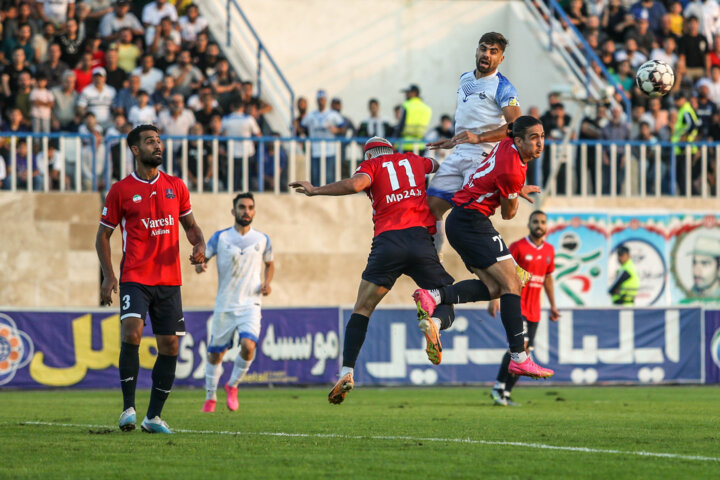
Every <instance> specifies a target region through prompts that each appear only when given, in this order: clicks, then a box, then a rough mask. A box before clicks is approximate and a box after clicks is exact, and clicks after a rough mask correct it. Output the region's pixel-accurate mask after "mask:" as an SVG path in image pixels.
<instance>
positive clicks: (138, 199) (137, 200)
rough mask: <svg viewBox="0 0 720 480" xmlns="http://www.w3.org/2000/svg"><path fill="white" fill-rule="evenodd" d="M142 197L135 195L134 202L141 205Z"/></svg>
mask: <svg viewBox="0 0 720 480" xmlns="http://www.w3.org/2000/svg"><path fill="white" fill-rule="evenodd" d="M141 200H142V197H141V196H140V195H133V202H135V203H140V201H141Z"/></svg>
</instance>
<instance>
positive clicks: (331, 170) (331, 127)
mask: <svg viewBox="0 0 720 480" xmlns="http://www.w3.org/2000/svg"><path fill="white" fill-rule="evenodd" d="M316 101H317V107H318V108H317V110H315V111H312V112H310V113H308V114H307V115H306V116H305V118H303V120H302V123H301V125H302V126H303V127H304V128H305V129H306V130H307V132H308V137H309V138H311V139H318V140H319V139H324V140H325V141H324V142H320V141H316V142H312V144H311V147H310V181H311V183H312V184H313V185H322V183H321V178H322V175H321V170H320V169H321V165H322V162H321V159H322V156H323V154H324V155H325V181H326V182H328V183H329V182H334V181H336V180H337V178H336V177H335V173H336V172H335V157H336V155H337V149H336V145H335V142H332V141H331V140H332V139H334V138H335V134H337V133H338V132H339V131H340V127H341V126H342V124H343V118H342V116H341V115H339V114H338V113H337V112H336V111H334V110H331V109H329V108H327V92H326V91H325V90H318V92H317V95H316Z"/></svg>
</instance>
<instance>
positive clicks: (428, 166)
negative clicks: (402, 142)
mask: <svg viewBox="0 0 720 480" xmlns="http://www.w3.org/2000/svg"><path fill="white" fill-rule="evenodd" d="M423 160H424V161H425V162H424V163H423V166H424V167H425V173H426V174H428V173H433V172H434V171H435V162H434V161H433V159H432V158H427V157H423Z"/></svg>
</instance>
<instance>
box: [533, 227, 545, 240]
mask: <svg viewBox="0 0 720 480" xmlns="http://www.w3.org/2000/svg"><path fill="white" fill-rule="evenodd" d="M530 236H531V237H532V238H535V239H537V238H542V237H544V236H545V230H543V229H542V228H536V229H535V230H532V231H531V232H530Z"/></svg>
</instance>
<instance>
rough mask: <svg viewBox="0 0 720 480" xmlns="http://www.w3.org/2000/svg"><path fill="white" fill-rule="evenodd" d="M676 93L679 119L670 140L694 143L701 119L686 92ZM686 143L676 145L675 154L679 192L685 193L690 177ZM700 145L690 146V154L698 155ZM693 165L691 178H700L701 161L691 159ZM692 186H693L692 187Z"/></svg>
mask: <svg viewBox="0 0 720 480" xmlns="http://www.w3.org/2000/svg"><path fill="white" fill-rule="evenodd" d="M674 95H675V107H676V108H677V121H676V122H675V126H674V128H673V134H672V137H670V141H672V142H673V143H678V142H688V143H690V144H692V143H693V142H695V141H696V140H697V139H698V138H697V137H698V132H699V127H700V121H699V119H698V116H697V113H696V112H695V109H694V108H693V107H692V104H691V103H690V101H689V100H688V98H687V96H686V95H685V93H683V91H682V90H679V91H678V92H677V93H675V94H674ZM685 151H686V145H683V146H677V147H675V155H676V156H677V162H676V164H675V165H676V167H675V175H676V178H677V184H678V187H679V193H680V194H681V195H685V193H686V192H685V187H686V186H687V182H688V179H687V178H686V172H687V167H686V165H685V162H686V153H685ZM698 152H699V150H698V147H697V146H695V145H692V146H691V147H690V154H691V156H692V157H697V156H698ZM691 163H692V167H691V171H690V180H694V179H696V178H698V176H699V175H700V162H696V161H695V159H691ZM691 188H692V187H691Z"/></svg>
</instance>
